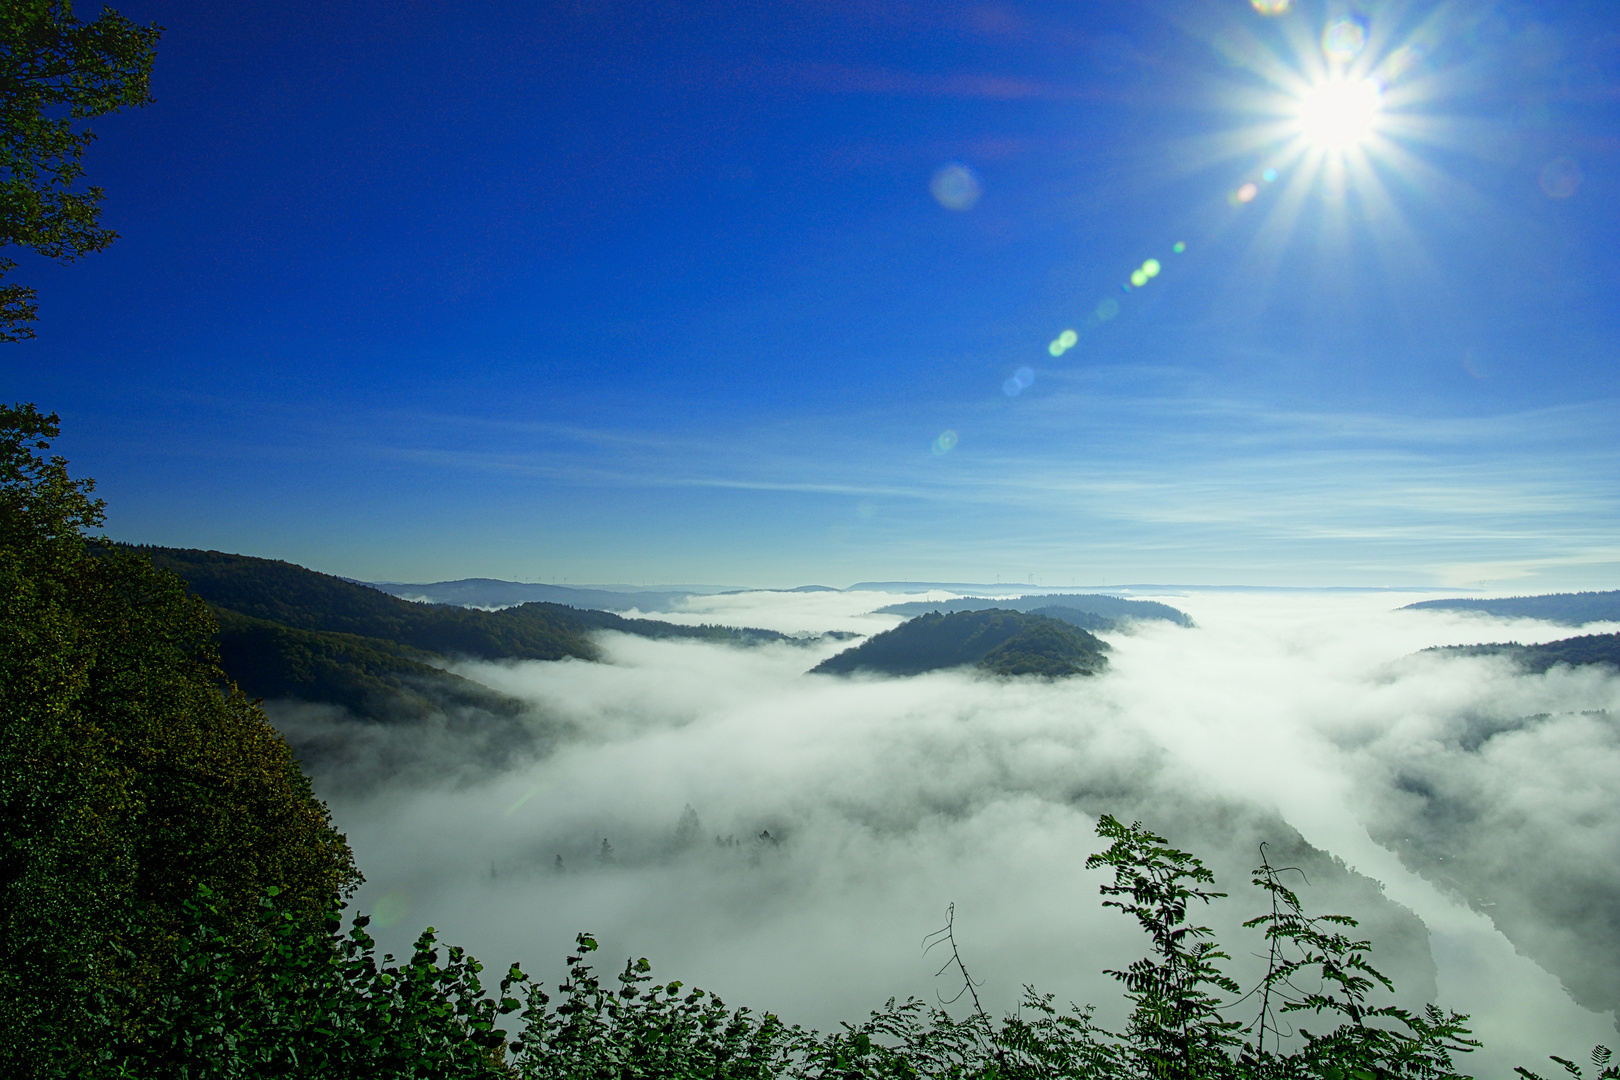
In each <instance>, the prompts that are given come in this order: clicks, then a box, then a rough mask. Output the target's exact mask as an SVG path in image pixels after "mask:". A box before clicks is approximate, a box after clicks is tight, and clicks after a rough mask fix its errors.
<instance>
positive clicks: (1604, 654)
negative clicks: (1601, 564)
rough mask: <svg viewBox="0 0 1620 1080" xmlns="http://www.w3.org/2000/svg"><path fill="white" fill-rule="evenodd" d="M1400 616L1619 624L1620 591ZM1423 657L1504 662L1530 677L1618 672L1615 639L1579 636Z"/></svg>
mask: <svg viewBox="0 0 1620 1080" xmlns="http://www.w3.org/2000/svg"><path fill="white" fill-rule="evenodd" d="M1400 610H1401V611H1413V610H1419V611H1464V612H1474V613H1476V614H1480V615H1491V616H1495V617H1497V618H1503V619H1540V620H1542V621H1543V622H1551V623H1559V624H1562V625H1564V626H1584V625H1585V624H1587V623H1593V622H1620V590H1614V591H1610V592H1579V593H1547V594H1545V595H1542V596H1507V597H1501V598H1498V599H1494V600H1473V599H1459V600H1425V601H1423V602H1421V603H1417V604H1408V605H1406V606H1405V607H1403V608H1401V609H1400ZM1423 651H1424V652H1430V653H1440V654H1442V655H1449V656H1506V657H1508V658H1509V659H1511V660H1513V661H1514V663H1516V664H1517V665H1518V666H1519V667H1520V668H1521V669H1522V670H1524V671H1525V672H1527V673H1529V674H1532V675H1539V674H1541V673H1542V672H1544V671H1549V670H1551V669H1552V668H1555V667H1557V666H1558V665H1560V664H1564V665H1567V666H1569V667H1584V666H1587V665H1592V664H1607V665H1609V666H1610V667H1615V668H1620V634H1584V635H1582V636H1580V637H1572V638H1564V639H1562V640H1560V641H1548V642H1543V643H1542V644H1540V645H1521V644H1519V643H1518V642H1517V641H1503V642H1492V643H1490V644H1485V645H1439V646H1436V647H1434V648H1432V649H1424V650H1423Z"/></svg>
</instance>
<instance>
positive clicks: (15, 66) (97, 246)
mask: <svg viewBox="0 0 1620 1080" xmlns="http://www.w3.org/2000/svg"><path fill="white" fill-rule="evenodd" d="M159 33H160V28H159V27H157V26H137V25H136V24H135V23H132V22H130V21H129V20H128V19H126V18H124V17H123V16H122V15H119V14H118V13H117V12H115V11H111V10H107V9H103V10H102V12H101V14H100V15H99V16H98V17H97V18H96V20H95V21H94V22H90V23H85V22H81V21H80V20H79V19H77V18H75V17H74V15H73V5H72V3H71V2H70V0H6V3H5V4H3V5H0V248H10V247H19V248H25V249H27V250H29V251H32V252H34V253H35V254H37V255H42V256H44V257H45V258H47V259H56V260H58V261H61V262H72V261H73V260H74V259H76V258H78V257H79V256H80V255H84V254H86V253H87V252H91V251H100V250H101V249H102V248H105V247H106V246H107V245H108V244H110V243H112V242H113V240H115V239H117V236H118V234H117V233H115V232H113V231H112V230H111V229H106V228H103V227H102V226H101V198H102V192H101V189H100V188H98V187H87V188H82V189H80V188H79V187H78V184H79V181H80V180H81V179H82V178H83V177H84V165H83V163H82V159H83V157H84V151H85V148H86V147H88V146H89V145H90V143H91V142H93V141H95V137H96V136H95V133H94V132H93V131H91V130H90V129H89V128H88V127H86V126H85V121H87V120H91V119H94V118H96V117H99V116H106V115H108V114H109V113H115V112H118V111H120V110H122V109H126V108H129V107H131V106H140V105H145V104H146V103H147V102H149V101H150V100H151V93H150V85H151V75H152V60H153V48H154V46H155V45H156V43H157V38H158V34H159ZM16 267H17V261H16V260H15V259H11V258H6V257H3V256H0V276H3V275H5V274H7V273H9V272H10V271H12V270H14V269H16ZM34 298H35V290H33V289H31V288H28V287H26V286H23V285H19V284H16V283H6V284H0V341H17V340H19V339H22V338H30V337H33V336H34V332H33V330H32V329H31V328H30V327H29V326H28V323H30V322H32V321H33V320H34V319H35V318H36V317H37V315H38V305H37V304H36V303H35V301H34Z"/></svg>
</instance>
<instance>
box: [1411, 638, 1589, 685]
mask: <svg viewBox="0 0 1620 1080" xmlns="http://www.w3.org/2000/svg"><path fill="white" fill-rule="evenodd" d="M1423 651H1424V652H1434V653H1444V654H1446V655H1450V656H1506V657H1508V658H1509V659H1511V660H1512V661H1513V662H1514V663H1516V664H1518V665H1519V666H1520V667H1521V668H1523V669H1524V670H1525V671H1527V672H1529V673H1530V674H1533V675H1539V674H1541V673H1542V672H1544V671H1548V670H1550V669H1552V668H1554V667H1557V666H1558V665H1559V664H1566V665H1568V666H1569V667H1582V666H1584V665H1587V664H1607V665H1609V666H1610V667H1615V668H1620V634H1584V635H1582V636H1581V637H1572V638H1564V639H1563V640H1562V641H1548V642H1545V643H1543V644H1541V645H1520V644H1519V643H1518V642H1516V641H1507V642H1501V643H1493V644H1489V645H1438V646H1435V647H1434V648H1432V649H1424V650H1423Z"/></svg>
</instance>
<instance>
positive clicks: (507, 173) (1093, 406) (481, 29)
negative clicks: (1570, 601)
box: [0, 0, 1620, 591]
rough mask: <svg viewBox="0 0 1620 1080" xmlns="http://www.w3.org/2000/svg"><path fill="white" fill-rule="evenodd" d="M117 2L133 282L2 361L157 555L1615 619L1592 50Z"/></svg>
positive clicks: (114, 187) (966, 11)
mask: <svg viewBox="0 0 1620 1080" xmlns="http://www.w3.org/2000/svg"><path fill="white" fill-rule="evenodd" d="M1271 2H1272V3H1275V2H1276V0H1271ZM119 10H121V11H123V12H124V13H125V14H126V15H128V16H130V17H132V18H134V19H137V20H139V21H155V22H157V23H160V24H162V25H163V26H164V27H166V30H165V33H164V36H163V40H162V42H161V45H160V48H159V58H158V65H157V71H156V75H155V80H154V93H155V95H156V98H157V101H156V103H155V104H153V105H152V106H150V107H148V108H147V109H144V110H139V111H136V112H133V113H131V114H128V115H125V116H120V117H114V118H111V119H110V120H106V121H103V122H101V123H100V124H99V126H98V128H97V130H98V132H99V133H100V140H99V142H98V143H97V144H96V145H95V146H93V147H92V150H91V154H90V158H89V166H90V170H89V171H90V178H91V181H92V182H93V183H96V184H98V185H100V186H102V187H104V188H105V189H106V191H107V201H106V210H105V221H106V223H107V224H109V225H111V226H112V227H114V228H115V229H117V230H118V231H119V233H120V234H121V239H120V240H119V241H118V242H117V243H116V244H114V246H113V247H112V248H110V249H109V250H108V251H106V252H104V253H101V254H97V255H93V256H90V257H87V258H85V259H83V260H81V261H79V262H77V263H75V264H73V265H71V266H66V267H57V266H54V265H50V264H43V263H40V262H38V261H37V260H30V259H28V258H24V259H23V266H22V267H21V268H20V269H19V271H18V272H17V275H16V277H17V279H18V280H23V281H26V282H27V283H30V284H34V285H36V286H37V287H38V288H39V290H40V305H41V321H40V323H39V325H38V328H37V329H38V333H39V337H38V339H37V340H35V341H32V342H27V343H23V344H17V345H8V346H3V347H0V365H3V371H4V377H5V380H6V383H7V385H8V387H9V388H10V389H9V391H8V396H9V397H11V398H13V399H22V400H34V401H36V402H38V403H39V404H40V406H41V407H43V408H46V409H52V410H55V411H57V412H59V413H60V414H61V415H62V418H63V426H64V431H65V433H64V437H63V439H62V440H61V442H60V444H59V448H60V449H61V450H62V452H64V453H65V454H67V455H68V456H69V457H70V459H71V460H72V461H73V463H74V468H75V470H76V471H77V472H80V473H83V474H88V475H92V476H94V477H96V478H97V479H98V480H99V481H100V485H101V486H100V491H101V493H102V494H103V495H104V496H105V497H106V498H107V500H108V504H109V515H110V532H111V534H112V535H114V536H116V537H118V538H120V539H127V540H133V541H143V542H152V543H161V544H171V545H178V546H194V547H213V548H220V549H224V550H231V551H241V552H246V553H249V554H255V555H264V556H272V557H278V558H286V559H291V560H293V561H296V562H300V563H303V564H305V565H309V566H312V567H315V568H317V569H321V570H326V571H329V572H333V573H340V574H345V575H350V576H355V577H362V578H371V579H392V580H433V579H441V578H452V577H464V576H475V575H478V576H497V577H505V578H522V579H527V580H544V581H550V580H556V581H559V582H561V581H570V582H586V581H594V582H604V581H605V582H657V581H662V582H699V581H702V582H721V583H735V584H753V585H794V584H800V583H803V582H811V581H814V582H822V583H826V584H833V585H844V584H848V583H849V582H852V581H855V580H861V579H898V578H902V577H909V578H913V579H917V578H925V579H933V580H958V581H961V580H967V581H973V580H982V581H990V580H995V579H996V578H997V577H999V578H1000V579H1001V580H1018V581H1026V580H1028V581H1035V582H1039V583H1041V584H1045V585H1056V584H1069V583H1082V584H1100V583H1120V582H1197V583H1210V584H1229V583H1249V584H1274V585H1285V584H1286V585H1304V584H1321V585H1438V586H1447V587H1485V588H1492V589H1499V590H1507V591H1537V590H1542V591H1545V590H1549V589H1553V588H1569V587H1606V588H1614V587H1617V586H1620V528H1617V526H1620V500H1617V496H1620V492H1617V489H1616V478H1617V475H1620V473H1617V465H1620V452H1617V451H1620V436H1617V432H1616V424H1615V416H1616V408H1615V406H1616V402H1617V399H1620V365H1617V363H1616V361H1617V359H1620V357H1617V352H1620V346H1617V344H1616V342H1617V341H1620V244H1617V240H1620V236H1617V232H1620V230H1617V225H1620V183H1617V175H1620V173H1617V167H1620V12H1617V11H1616V10H1615V9H1614V7H1613V5H1611V4H1604V3H1590V4H1577V3H1559V4H1552V3H1547V4H1535V3H1508V2H1459V3H1399V2H1393V0H1392V2H1373V0H1369V2H1365V3H1361V4H1355V3H1344V2H1338V0H1335V2H1331V3H1327V2H1299V3H1295V4H1293V5H1292V6H1291V7H1290V8H1289V9H1288V10H1286V11H1284V12H1282V13H1280V14H1276V15H1269V16H1268V15H1265V14H1262V13H1260V12H1259V11H1257V10H1255V8H1254V7H1253V6H1251V4H1250V3H1249V2H1248V0H1219V2H1216V0H1208V2H1199V0H1174V2H1170V0H1166V2H1158V3H1137V4H1127V3H1114V4H1103V3H1094V2H1085V3H1079V2H1074V0H1071V2H1069V3H1006V4H995V3H990V4H983V3H955V2H951V0H941V2H934V3H912V2H907V0H895V2H882V0H861V2H856V0H848V2H843V0H833V2H825V3H822V2H799V0H783V2H781V3H775V4H765V5H759V4H742V3H735V2H730V0H709V2H705V3H693V2H676V0H671V2H661V3H607V2H585V0H577V2H571V3H568V2H558V3H549V4H540V5H536V4H501V3H487V4H465V5H449V4H418V5H404V4H375V3H374V4H362V3H345V2H323V3H318V4H317V3H301V2H296V0H289V2H283V3H278V4H275V5H219V4H203V3H167V2H151V3H145V2H143V3H128V4H124V5H121V6H120V7H119ZM1366 80H1372V81H1373V83H1372V85H1374V86H1375V87H1376V89H1375V90H1374V93H1376V94H1378V95H1379V97H1378V98H1377V101H1378V104H1379V110H1378V112H1377V113H1376V115H1375V116H1373V117H1372V119H1371V121H1370V123H1371V127H1370V130H1367V131H1364V132H1362V133H1361V136H1360V138H1352V137H1351V136H1350V135H1343V136H1340V135H1335V134H1334V133H1333V132H1329V133H1328V135H1327V136H1324V135H1323V134H1322V132H1321V131H1320V130H1315V129H1313V133H1314V140H1313V138H1307V137H1306V136H1305V135H1302V133H1301V121H1300V119H1299V116H1300V109H1301V106H1300V104H1299V102H1300V100H1301V99H1302V98H1308V97H1309V96H1310V95H1311V94H1312V93H1313V90H1312V87H1313V86H1319V85H1321V84H1322V83H1324V82H1334V81H1337V82H1338V83H1340V84H1348V85H1352V86H1360V85H1362V84H1363V83H1364V82H1365V81H1366ZM1363 119H1365V118H1363ZM1352 134H1354V133H1352ZM1335 140H1337V141H1346V140H1348V145H1347V146H1345V147H1342V148H1338V149H1324V148H1323V146H1322V143H1323V142H1324V141H1328V142H1332V141H1335ZM1268 169H1272V170H1274V174H1273V173H1268V172H1267V171H1266V170H1268ZM942 170H946V171H945V172H943V173H942ZM1272 175H1274V179H1269V180H1268V179H1267V177H1268V176H1272ZM936 180H937V181H938V182H937V183H935V181H936ZM931 184H932V186H933V187H935V188H939V189H940V190H939V194H940V196H941V198H936V194H935V192H934V191H933V190H931ZM1246 184H1252V185H1253V187H1252V188H1247V189H1246V188H1245V186H1244V185H1246ZM975 194H976V195H977V198H976V199H975V198H973V196H974V195H975ZM948 204H949V205H948ZM1177 243H1181V244H1184V245H1185V251H1184V252H1182V253H1179V254H1178V253H1176V252H1175V250H1174V245H1175V244H1177ZM1148 259H1153V260H1156V265H1157V266H1158V267H1159V272H1158V273H1157V274H1156V275H1155V276H1153V277H1151V278H1146V279H1144V283H1143V284H1142V285H1141V287H1139V288H1137V287H1130V286H1129V281H1130V275H1131V273H1132V271H1133V270H1136V269H1138V268H1141V267H1143V264H1144V263H1145V261H1146V260H1148ZM1106 302H1111V306H1110V305H1109V304H1107V303H1106ZM1114 307H1117V314H1115V313H1114V311H1113V308H1114ZM1103 315H1108V316H1111V317H1108V318H1103V317H1101V316H1103ZM1065 329H1070V330H1073V331H1075V334H1076V337H1077V339H1078V340H1077V342H1076V344H1075V345H1074V346H1073V347H1072V348H1069V349H1067V350H1065V351H1063V352H1062V355H1060V356H1054V355H1052V350H1051V349H1050V348H1049V343H1051V342H1053V341H1054V340H1055V339H1057V338H1058V335H1059V334H1060V333H1061V332H1062V331H1064V330H1065ZM1026 369H1027V370H1026ZM1009 380H1011V381H1009ZM1013 391H1016V393H1013ZM946 432H951V433H954V442H953V439H952V437H950V436H947V437H945V438H944V439H943V441H942V440H941V436H942V435H943V434H944V433H946ZM936 451H938V452H936Z"/></svg>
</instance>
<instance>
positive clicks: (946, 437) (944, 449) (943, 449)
mask: <svg viewBox="0 0 1620 1080" xmlns="http://www.w3.org/2000/svg"><path fill="white" fill-rule="evenodd" d="M958 441H959V440H958V438H957V435H956V432H954V431H952V430H950V429H949V428H946V429H945V430H944V431H942V432H940V433H939V438H937V439H935V440H934V456H935V457H944V456H945V455H946V454H948V453H950V452H951V451H952V450H955V449H956V444H957V442H958Z"/></svg>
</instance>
